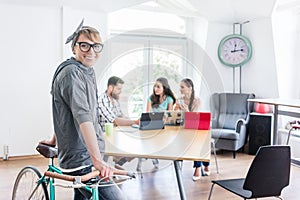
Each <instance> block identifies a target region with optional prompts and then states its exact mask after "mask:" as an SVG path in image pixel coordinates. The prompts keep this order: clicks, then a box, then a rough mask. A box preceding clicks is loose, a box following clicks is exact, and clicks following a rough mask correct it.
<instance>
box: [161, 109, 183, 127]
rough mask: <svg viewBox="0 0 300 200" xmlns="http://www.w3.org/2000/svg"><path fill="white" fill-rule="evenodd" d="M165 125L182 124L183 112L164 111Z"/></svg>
mask: <svg viewBox="0 0 300 200" xmlns="http://www.w3.org/2000/svg"><path fill="white" fill-rule="evenodd" d="M165 113H166V121H165V125H167V126H180V125H183V119H184V118H183V117H184V113H183V112H182V111H166V112H165Z"/></svg>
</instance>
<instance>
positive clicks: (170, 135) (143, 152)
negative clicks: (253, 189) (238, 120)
mask: <svg viewBox="0 0 300 200" xmlns="http://www.w3.org/2000/svg"><path fill="white" fill-rule="evenodd" d="M105 140H106V141H105V142H106V148H105V154H106V155H108V156H125V157H138V158H157V159H165V160H173V162H174V168H175V173H176V178H177V184H178V189H179V192H180V197H181V199H186V194H185V191H184V187H183V182H182V177H181V169H180V161H182V160H199V161H206V162H209V161H210V155H211V146H210V140H211V133H210V131H209V130H192V129H184V128H183V127H171V126H166V127H165V129H162V130H150V131H141V130H139V129H136V128H132V127H127V126H119V127H115V128H114V132H113V133H112V134H111V135H106V136H105Z"/></svg>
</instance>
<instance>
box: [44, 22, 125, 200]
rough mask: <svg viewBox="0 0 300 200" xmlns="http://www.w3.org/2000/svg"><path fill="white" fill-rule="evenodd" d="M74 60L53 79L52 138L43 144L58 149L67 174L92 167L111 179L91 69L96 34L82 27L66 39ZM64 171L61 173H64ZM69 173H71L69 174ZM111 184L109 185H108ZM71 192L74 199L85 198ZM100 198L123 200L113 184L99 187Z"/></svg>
mask: <svg viewBox="0 0 300 200" xmlns="http://www.w3.org/2000/svg"><path fill="white" fill-rule="evenodd" d="M69 42H71V49H72V52H73V54H74V57H72V58H70V59H67V60H66V61H64V62H62V63H61V64H60V65H59V66H58V68H57V69H56V72H55V73H54V76H53V80H52V89H51V94H52V111H53V124H54V132H55V135H54V136H53V137H52V138H51V139H50V140H49V141H42V143H46V144H49V143H50V144H51V143H52V145H55V143H57V146H58V149H59V151H58V162H59V166H60V167H61V168H62V169H67V170H68V171H69V172H68V174H70V175H75V176H76V175H78V176H80V175H84V174H86V173H89V172H90V171H91V170H92V167H94V168H95V169H97V170H99V171H100V177H101V178H103V177H108V176H112V175H113V172H114V170H115V168H113V167H111V166H109V165H108V164H107V163H106V162H104V161H103V155H104V149H105V140H104V136H103V132H102V131H101V128H100V125H99V119H98V118H99V116H98V99H97V85H96V76H95V72H94V69H93V66H94V65H95V63H96V62H97V60H98V59H99V57H100V53H101V51H102V49H103V44H102V39H101V37H100V34H99V32H98V31H97V30H96V29H95V28H92V27H89V26H83V21H82V22H81V24H80V25H79V27H78V28H77V30H76V31H75V32H74V33H73V34H72V35H71V36H70V37H68V39H67V41H66V43H69ZM63 171H64V170H63ZM70 171H71V172H70ZM107 183H108V184H111V182H107ZM81 191H82V189H74V199H76V200H81V199H87V197H86V196H85V195H84V193H86V191H85V192H81ZM99 199H105V200H107V199H111V200H115V199H126V197H125V195H124V194H123V192H122V191H121V190H120V188H119V187H118V186H116V185H113V184H112V186H108V187H99Z"/></svg>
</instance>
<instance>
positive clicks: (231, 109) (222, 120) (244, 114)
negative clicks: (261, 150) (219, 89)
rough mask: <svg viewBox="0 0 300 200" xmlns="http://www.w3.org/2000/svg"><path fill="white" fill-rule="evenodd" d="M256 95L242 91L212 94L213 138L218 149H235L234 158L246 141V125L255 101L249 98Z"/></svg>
mask: <svg viewBox="0 0 300 200" xmlns="http://www.w3.org/2000/svg"><path fill="white" fill-rule="evenodd" d="M254 97H255V95H254V94H241V93H214V94H213V95H212V96H211V112H212V117H213V118H212V129H211V134H212V138H214V139H215V146H216V148H217V149H223V150H229V151H233V158H235V153H236V151H237V150H239V149H240V148H242V147H243V146H244V145H245V143H246V137H247V131H246V130H247V127H246V126H247V123H248V121H249V114H250V112H251V111H252V110H253V103H251V102H248V101H247V99H253V98H254Z"/></svg>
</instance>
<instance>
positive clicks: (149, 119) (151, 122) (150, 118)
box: [140, 112, 165, 130]
mask: <svg viewBox="0 0 300 200" xmlns="http://www.w3.org/2000/svg"><path fill="white" fill-rule="evenodd" d="M164 114H165V113H164V112H148V113H142V115H141V119H140V130H156V129H164V128H165V124H164V121H163V118H164Z"/></svg>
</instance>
